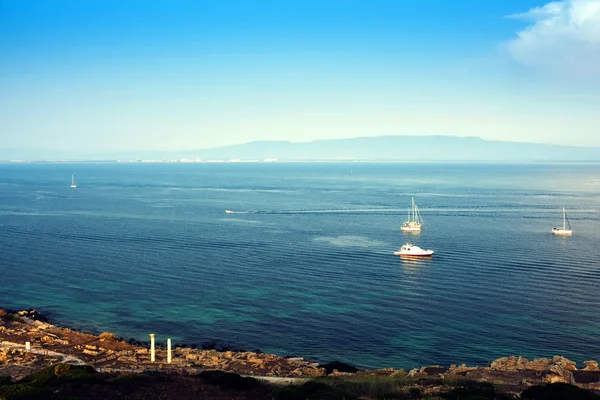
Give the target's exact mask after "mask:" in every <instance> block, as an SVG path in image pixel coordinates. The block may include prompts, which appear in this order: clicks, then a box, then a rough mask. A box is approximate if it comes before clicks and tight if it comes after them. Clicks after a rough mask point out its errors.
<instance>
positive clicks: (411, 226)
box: [400, 197, 425, 232]
mask: <svg viewBox="0 0 600 400" xmlns="http://www.w3.org/2000/svg"><path fill="white" fill-rule="evenodd" d="M423 225H425V224H424V223H423V218H421V213H420V212H419V207H417V205H416V204H415V198H414V197H413V198H412V206H411V208H410V210H409V211H408V221H406V222H405V223H404V224H403V225H402V226H401V227H400V230H401V231H403V232H421V226H423Z"/></svg>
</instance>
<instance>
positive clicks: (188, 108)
mask: <svg viewBox="0 0 600 400" xmlns="http://www.w3.org/2000/svg"><path fill="white" fill-rule="evenodd" d="M599 26H600V0H564V1H554V2H550V1H547V0H546V1H539V0H507V1H502V2H477V3H475V4H474V3H473V2H470V1H467V0H456V1H452V2H448V1H442V0H436V1H433V2H428V3H426V4H422V3H420V2H414V1H408V0H407V1H401V2H398V1H391V0H377V1H374V2H363V1H337V0H334V1H331V2H326V3H324V2H319V1H303V2H299V1H291V2H281V3H277V2H270V1H266V0H264V1H257V2H252V3H247V2H244V1H241V0H226V1H222V2H218V3H213V2H202V1H201V2H187V1H183V2H177V3H172V2H165V1H158V0H154V1H144V2H140V1H130V2H120V1H116V0H106V1H86V2H79V1H74V0H57V1H53V2H45V1H40V0H32V1H27V2H5V3H3V4H2V8H1V9H0V51H2V54H3V60H2V62H0V106H1V107H0V132H2V135H1V138H0V148H3V149H7V148H12V149H36V150H41V151H56V150H59V151H65V152H67V153H69V152H71V153H76V152H84V153H89V152H107V151H108V152H122V151H141V150H166V151H182V150H196V149H208V148H215V147H221V146H228V145H235V144H243V143H249V142H253V141H266V140H269V141H270V140H281V141H291V142H311V141H315V140H327V139H341V138H353V137H378V136H383V135H411V136H413V135H449V136H459V137H471V136H475V137H481V138H483V139H485V140H497V141H510V142H526V143H543V144H557V145H569V146H593V147H600V135H598V131H597V127H598V126H600V113H598V112H597V110H598V109H600V57H599V56H598V55H599V54H600V29H599V28H598V27H599Z"/></svg>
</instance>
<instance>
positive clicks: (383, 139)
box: [0, 136, 600, 162]
mask: <svg viewBox="0 0 600 400" xmlns="http://www.w3.org/2000/svg"><path fill="white" fill-rule="evenodd" d="M197 158H199V159H202V160H203V161H206V160H224V161H229V160H259V161H263V160H265V159H277V160H279V161H319V160H327V161H351V160H359V161H521V162H529V161H600V148H599V147H577V146H561V145H547V144H536V143H518V142H503V141H490V140H484V139H481V138H478V137H457V136H378V137H358V138H352V139H332V140H316V141H313V142H286V141H257V142H250V143H244V144H238V145H233V146H223V147H215V148H209V149H200V150H189V151H179V152H174V151H143V150H140V151H136V150H133V151H130V152H120V153H116V152H113V153H102V154H85V153H77V154H75V153H71V152H66V151H62V152H49V151H44V152H42V151H33V150H0V159H1V160H14V159H21V160H86V159H87V160H119V159H121V160H135V159H140V160H141V159H145V160H148V159H150V160H180V159H197Z"/></svg>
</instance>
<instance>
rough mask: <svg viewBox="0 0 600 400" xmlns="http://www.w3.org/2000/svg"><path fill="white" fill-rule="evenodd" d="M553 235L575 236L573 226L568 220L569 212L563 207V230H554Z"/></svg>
mask: <svg viewBox="0 0 600 400" xmlns="http://www.w3.org/2000/svg"><path fill="white" fill-rule="evenodd" d="M552 233H553V234H555V235H560V236H571V235H572V234H573V230H572V229H571V224H570V223H569V220H568V219H567V211H566V210H565V208H564V207H563V226H562V228H552Z"/></svg>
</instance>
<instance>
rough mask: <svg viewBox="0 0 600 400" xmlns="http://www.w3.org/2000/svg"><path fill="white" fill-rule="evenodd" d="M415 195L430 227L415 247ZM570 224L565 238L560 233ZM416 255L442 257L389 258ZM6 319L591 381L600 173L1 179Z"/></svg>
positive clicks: (305, 170)
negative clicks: (529, 362) (36, 314)
mask: <svg viewBox="0 0 600 400" xmlns="http://www.w3.org/2000/svg"><path fill="white" fill-rule="evenodd" d="M72 174H74V175H75V181H76V183H77V184H78V187H77V188H76V189H71V188H69V185H70V184H71V175H72ZM413 196H414V198H415V202H416V203H417V205H418V206H419V208H420V210H421V214H422V216H423V219H424V221H425V224H426V227H425V228H424V230H423V231H422V232H421V233H420V234H405V233H402V232H400V229H399V228H400V225H401V224H402V223H403V221H405V219H406V216H407V212H408V209H409V208H410V204H411V197H413ZM563 207H566V209H567V216H568V218H569V220H570V222H571V226H572V227H573V230H574V234H573V236H572V237H555V236H553V235H552V234H551V232H550V230H551V228H552V227H553V226H560V225H562V208H563ZM226 209H230V210H233V211H235V212H238V213H235V214H226V213H225V210H226ZM408 241H410V242H412V243H414V244H416V245H419V246H421V247H423V248H430V249H433V250H435V252H436V254H435V255H434V256H433V257H432V258H431V259H422V260H411V261H406V260H403V259H400V258H399V257H397V256H394V255H393V253H394V251H395V250H397V249H398V248H399V247H400V246H401V245H402V244H403V243H406V242H408ZM0 307H5V308H15V309H16V308H19V309H20V308H30V307H33V308H36V309H38V310H40V311H41V312H42V313H45V314H47V315H48V316H50V317H51V320H52V321H53V322H55V323H57V324H59V325H64V326H70V327H75V328H81V329H83V330H87V331H91V332H102V331H111V332H114V333H116V334H117V335H119V336H122V337H124V338H126V339H128V338H134V339H136V340H143V341H145V340H148V339H149V337H148V334H150V333H155V334H156V335H157V341H158V342H159V343H160V342H162V341H165V340H166V338H167V337H169V338H172V339H173V340H174V342H176V343H180V344H186V345H188V346H190V345H192V344H197V345H200V344H202V343H205V342H211V341H212V342H216V343H218V344H220V345H224V346H230V347H234V348H240V349H247V350H255V349H260V350H261V351H263V352H268V353H275V354H279V355H283V356H285V355H293V356H302V357H305V358H307V359H309V360H314V361H322V362H326V361H331V360H341V361H344V362H348V363H351V364H354V365H357V366H359V367H365V368H383V367H394V368H413V367H418V366H422V365H433V364H441V365H449V364H451V363H455V364H461V363H467V364H470V365H485V364H487V363H489V362H490V361H492V360H494V359H496V358H498V357H502V356H508V355H522V356H525V357H528V358H532V357H551V356H554V355H563V356H565V357H567V358H570V359H572V360H573V361H576V362H578V363H579V364H580V365H581V364H582V362H583V361H584V360H589V359H596V360H600V165H599V164H570V163H564V164H544V163H540V164H537V163H536V164H473V163H470V164H460V163H220V164H217V163H212V164H209V163H202V164H181V163H177V164H141V163H140V164H116V163H115V164H4V165H0Z"/></svg>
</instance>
